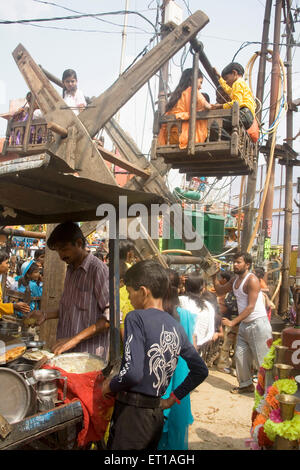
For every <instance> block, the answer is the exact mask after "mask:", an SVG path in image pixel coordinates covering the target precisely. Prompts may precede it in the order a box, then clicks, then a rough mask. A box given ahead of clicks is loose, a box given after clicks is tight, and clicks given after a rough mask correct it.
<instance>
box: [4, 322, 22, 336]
mask: <svg viewBox="0 0 300 470" xmlns="http://www.w3.org/2000/svg"><path fill="white" fill-rule="evenodd" d="M0 333H1V334H3V335H9V336H10V335H17V334H18V333H19V326H18V325H16V324H15V323H8V322H0Z"/></svg>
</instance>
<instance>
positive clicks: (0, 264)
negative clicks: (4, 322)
mask: <svg viewBox="0 0 300 470" xmlns="http://www.w3.org/2000/svg"><path fill="white" fill-rule="evenodd" d="M8 269H9V256H8V254H7V253H6V251H4V250H0V275H2V274H6V273H7V272H8ZM15 310H18V311H19V312H22V313H25V314H26V313H29V312H30V307H29V305H27V304H25V302H17V303H15V304H13V303H4V302H3V298H2V287H1V282H0V318H1V317H2V315H13V314H14V311H15Z"/></svg>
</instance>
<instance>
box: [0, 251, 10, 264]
mask: <svg viewBox="0 0 300 470" xmlns="http://www.w3.org/2000/svg"><path fill="white" fill-rule="evenodd" d="M7 259H9V254H8V253H7V251H5V250H0V264H2V263H3V261H6V260H7Z"/></svg>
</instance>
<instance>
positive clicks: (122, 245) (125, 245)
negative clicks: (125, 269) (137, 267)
mask: <svg viewBox="0 0 300 470" xmlns="http://www.w3.org/2000/svg"><path fill="white" fill-rule="evenodd" d="M130 251H135V246H134V243H133V242H132V241H131V240H120V242H119V257H120V259H122V260H124V261H126V258H127V254H128V253H129V252H130Z"/></svg>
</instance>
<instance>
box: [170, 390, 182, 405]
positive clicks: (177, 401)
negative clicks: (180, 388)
mask: <svg viewBox="0 0 300 470" xmlns="http://www.w3.org/2000/svg"><path fill="white" fill-rule="evenodd" d="M170 397H172V398H174V400H175V401H176V403H178V405H180V400H179V399H178V398H177V397H176V396H175V395H174V392H172V393H171V395H170Z"/></svg>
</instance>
